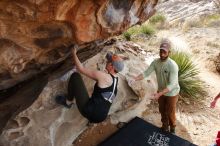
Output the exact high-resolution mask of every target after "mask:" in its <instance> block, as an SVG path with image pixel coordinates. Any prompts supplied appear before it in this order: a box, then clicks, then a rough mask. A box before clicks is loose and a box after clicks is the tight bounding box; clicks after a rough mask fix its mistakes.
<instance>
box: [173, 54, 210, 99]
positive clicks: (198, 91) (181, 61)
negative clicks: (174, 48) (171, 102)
mask: <svg viewBox="0 0 220 146" xmlns="http://www.w3.org/2000/svg"><path fill="white" fill-rule="evenodd" d="M170 58H172V59H173V60H174V61H175V62H176V63H177V65H178V66H179V84H180V96H181V98H183V100H184V98H188V99H202V98H203V97H204V96H205V95H206V92H205V90H204V82H203V81H202V80H200V79H199V77H198V75H199V73H200V71H199V69H198V68H197V66H196V65H195V64H194V63H193V62H192V60H191V57H190V56H189V55H188V54H186V53H184V52H172V53H171V54H170Z"/></svg>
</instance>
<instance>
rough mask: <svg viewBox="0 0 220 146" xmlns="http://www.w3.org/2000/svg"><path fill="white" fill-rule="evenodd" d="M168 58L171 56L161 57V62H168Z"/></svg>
mask: <svg viewBox="0 0 220 146" xmlns="http://www.w3.org/2000/svg"><path fill="white" fill-rule="evenodd" d="M168 57H169V56H167V57H162V56H160V60H161V61H165V60H167V58H168Z"/></svg>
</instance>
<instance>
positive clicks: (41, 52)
mask: <svg viewBox="0 0 220 146" xmlns="http://www.w3.org/2000/svg"><path fill="white" fill-rule="evenodd" d="M156 4H157V0H120V1H118V0H96V1H92V0H59V1H56V0H49V1H48V0H28V1H24V0H16V1H12V0H1V1H0V90H3V89H7V88H9V87H12V86H14V85H15V84H17V83H19V82H21V81H24V80H27V79H28V78H31V77H32V76H33V75H35V74H38V73H39V72H42V71H44V70H45V69H47V68H48V67H51V66H53V65H54V64H57V63H59V62H62V61H63V60H65V59H66V58H68V56H69V54H70V49H69V48H68V47H67V46H68V45H69V44H70V42H73V43H78V44H85V43H90V42H92V41H96V40H99V39H103V38H107V37H109V36H112V35H114V34H120V33H121V32H122V31H124V30H125V29H127V28H129V27H130V26H132V25H134V24H137V23H141V22H143V21H146V20H147V19H148V18H149V17H150V16H151V15H152V14H153V13H154V12H155V9H154V7H155V5H156ZM82 49H85V48H84V47H83V46H82ZM91 52H92V53H93V54H94V55H95V54H96V53H97V51H96V50H92V51H91ZM82 54H83V53H82ZM84 54H85V53H84ZM79 56H80V53H79ZM87 57H88V56H87ZM86 59H88V58H84V60H86Z"/></svg>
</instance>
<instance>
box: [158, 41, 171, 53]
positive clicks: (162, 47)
mask: <svg viewBox="0 0 220 146" xmlns="http://www.w3.org/2000/svg"><path fill="white" fill-rule="evenodd" d="M170 49H171V44H170V42H169V41H168V40H163V41H162V42H161V44H160V50H164V51H166V52H169V50H170Z"/></svg>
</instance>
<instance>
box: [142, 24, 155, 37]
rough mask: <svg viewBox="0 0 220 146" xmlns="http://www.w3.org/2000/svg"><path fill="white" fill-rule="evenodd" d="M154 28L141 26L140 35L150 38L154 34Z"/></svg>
mask: <svg viewBox="0 0 220 146" xmlns="http://www.w3.org/2000/svg"><path fill="white" fill-rule="evenodd" d="M155 32H156V31H155V28H154V27H153V26H152V25H149V24H148V25H146V24H144V25H142V26H141V33H143V34H146V35H148V36H152V35H153V34H155Z"/></svg>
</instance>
